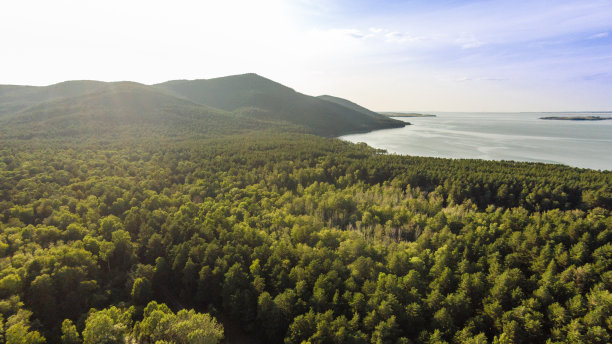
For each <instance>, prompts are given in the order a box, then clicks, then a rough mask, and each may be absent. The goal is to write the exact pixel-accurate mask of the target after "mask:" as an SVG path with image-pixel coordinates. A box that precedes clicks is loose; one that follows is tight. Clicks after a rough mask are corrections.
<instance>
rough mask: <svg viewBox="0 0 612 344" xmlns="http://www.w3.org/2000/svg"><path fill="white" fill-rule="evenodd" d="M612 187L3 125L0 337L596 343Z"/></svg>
mask: <svg viewBox="0 0 612 344" xmlns="http://www.w3.org/2000/svg"><path fill="white" fill-rule="evenodd" d="M160 125H161V124H160ZM245 130H246V129H245ZM159 131H160V132H161V130H159ZM161 142H163V144H161ZM611 185H612V173H610V172H597V171H591V170H580V169H575V168H568V167H563V166H555V165H545V164H530V163H513V162H486V161H478V160H446V159H433V158H432V159H429V158H415V157H402V156H395V155H387V154H382V153H381V152H380V151H377V150H374V149H371V148H369V147H367V146H365V145H355V144H350V143H346V142H342V141H340V140H337V139H326V138H320V137H315V136H309V135H300V134H296V133H288V134H285V133H281V132H279V131H278V130H277V131H276V133H273V131H261V130H253V129H248V130H247V131H243V132H242V133H241V134H240V135H233V134H224V135H219V136H215V137H211V138H197V139H194V138H188V137H182V138H180V139H172V138H170V137H166V138H165V139H163V140H162V141H160V137H157V136H154V135H152V134H151V135H150V136H143V137H140V138H132V137H116V138H115V139H113V140H100V139H96V138H92V139H90V140H83V141H80V142H79V143H76V142H71V141H70V140H66V139H63V138H60V137H58V138H46V139H36V140H33V139H11V140H8V139H4V140H3V141H2V145H1V148H0V220H1V221H0V233H1V234H0V257H1V258H0V269H1V270H0V313H1V318H0V320H1V321H0V332H1V336H0V341H3V342H5V343H9V344H10V343H44V342H48V343H58V342H63V343H80V342H84V343H124V341H125V342H131V343H215V342H219V341H220V340H224V341H226V342H228V343H236V342H239V343H240V342H260V343H283V342H284V343H303V342H310V343H487V342H492V343H609V342H610V330H611V326H612V295H611V294H610V288H611V286H612V271H611V265H612V216H611V214H610V211H611V209H612V189H611ZM222 338H223V339H222Z"/></svg>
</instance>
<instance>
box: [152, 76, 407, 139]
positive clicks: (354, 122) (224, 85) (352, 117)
mask: <svg viewBox="0 0 612 344" xmlns="http://www.w3.org/2000/svg"><path fill="white" fill-rule="evenodd" d="M154 86H155V87H157V88H159V89H163V90H165V91H167V92H169V93H170V94H174V95H176V96H179V97H184V98H185V99H189V100H191V101H193V102H196V103H199V104H204V105H209V106H212V107H215V108H219V109H223V110H227V111H236V112H239V113H242V114H244V115H245V116H251V117H255V118H260V119H271V120H280V121H284V122H288V123H293V124H298V125H301V126H303V127H305V128H306V129H307V131H309V132H311V133H314V134H318V135H323V136H338V135H342V134H347V133H353V132H365V131H370V130H375V129H383V128H397V127H403V126H404V125H405V123H404V122H401V121H397V120H393V119H390V118H387V117H385V116H381V115H378V114H375V113H373V112H371V111H370V113H365V112H362V111H357V110H355V109H353V108H351V107H347V106H344V105H342V104H338V103H334V102H330V101H328V100H325V99H319V98H317V97H311V96H307V95H304V94H301V93H299V92H296V91H294V90H293V89H291V88H289V87H286V86H283V85H281V84H279V83H277V82H274V81H272V80H269V79H266V78H264V77H261V76H259V75H257V74H252V73H251V74H243V75H234V76H228V77H222V78H215V79H208V80H173V81H168V82H165V83H161V84H157V85H154ZM355 105H356V104H355ZM356 106H357V105H356ZM364 110H365V109H364ZM368 111H369V110H368Z"/></svg>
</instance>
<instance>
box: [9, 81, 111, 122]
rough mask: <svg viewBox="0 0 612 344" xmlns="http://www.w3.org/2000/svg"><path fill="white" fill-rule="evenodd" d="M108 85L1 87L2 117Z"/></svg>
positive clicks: (92, 83)
mask: <svg viewBox="0 0 612 344" xmlns="http://www.w3.org/2000/svg"><path fill="white" fill-rule="evenodd" d="M107 86H108V83H105V82H102V81H91V80H75V81H64V82H60V83H58V84H54V85H50V86H16V85H0V117H1V116H2V115H6V114H10V113H14V112H17V111H20V110H23V109H25V108H27V107H30V106H33V105H36V104H39V103H42V102H46V101H52V100H58V99H63V98H70V97H76V96H80V95H84V94H87V93H91V92H95V91H98V90H101V89H103V88H105V87H107Z"/></svg>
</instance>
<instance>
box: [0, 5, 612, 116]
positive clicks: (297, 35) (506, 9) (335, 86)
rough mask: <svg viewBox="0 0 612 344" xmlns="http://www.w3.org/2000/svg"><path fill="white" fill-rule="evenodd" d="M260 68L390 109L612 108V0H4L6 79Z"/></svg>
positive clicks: (0, 51) (0, 73) (24, 81)
mask: <svg viewBox="0 0 612 344" xmlns="http://www.w3.org/2000/svg"><path fill="white" fill-rule="evenodd" d="M250 72H253V73H257V74H259V75H261V76H264V77H267V78H269V79H272V80H274V81H277V82H280V83H282V84H284V85H287V86H289V87H292V88H294V89H295V90H296V91H299V92H302V93H305V94H309V95H321V94H331V95H334V96H339V97H343V98H347V99H349V100H352V101H354V102H357V103H359V104H361V105H363V106H366V107H368V108H370V109H373V110H377V111H485V112H486V111H490V112H494V111H605V110H608V111H611V110H612V0H601V1H600V0H593V1H590V0H589V1H585V0H582V1H565V0H556V1H554V0H548V1H540V0H529V1H519V0H513V1H506V0H498V1H452V0H448V1H435V0H433V1H432V0H430V1H359V0H352V1H351V0H327V1H323V0H292V1H282V0H259V1H253V0H248V1H232V0H224V1H221V0H219V1H206V0H193V1H188V0H173V1H158V0H146V1H141V0H130V1H127V0H120V1H119V0H104V1H88V0H54V1H48V0H20V1H2V2H0V84H18V85H49V84H53V83H57V82H61V81H65V80H83V79H92V80H102V81H119V80H131V81H137V82H142V83H146V84H152V83H158V82H163V81H166V80H173V79H208V78H214V77H221V76H226V75H233V74H242V73H250Z"/></svg>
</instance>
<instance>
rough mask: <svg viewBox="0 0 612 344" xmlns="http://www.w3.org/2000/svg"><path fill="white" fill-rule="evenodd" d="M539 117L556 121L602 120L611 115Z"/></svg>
mask: <svg viewBox="0 0 612 344" xmlns="http://www.w3.org/2000/svg"><path fill="white" fill-rule="evenodd" d="M540 119H547V120H556V121H604V120H607V119H612V117H601V116H551V117H540Z"/></svg>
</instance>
